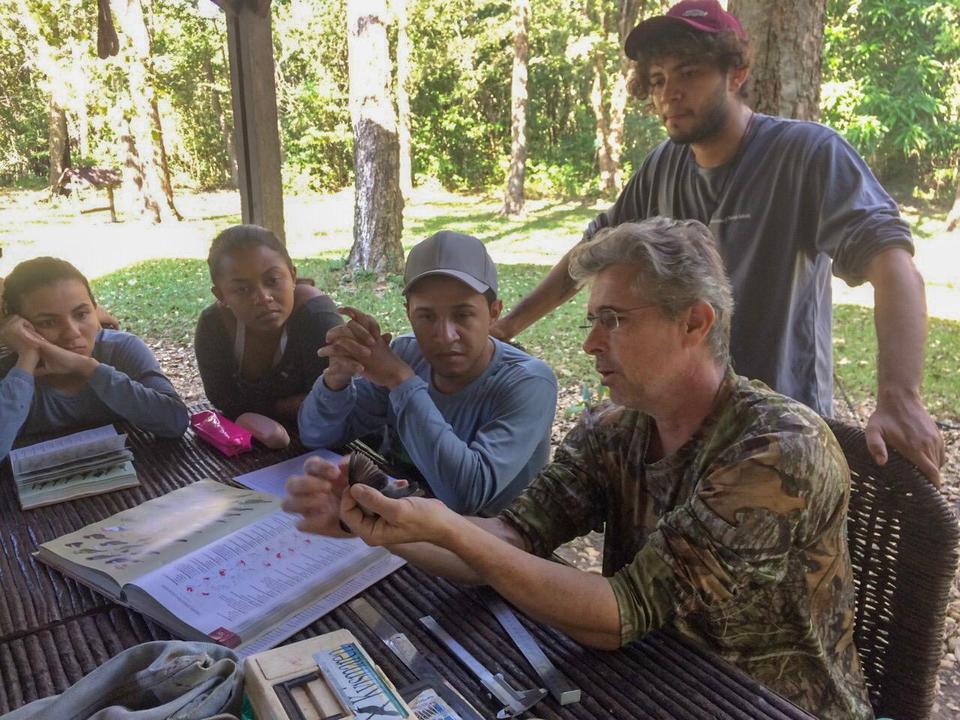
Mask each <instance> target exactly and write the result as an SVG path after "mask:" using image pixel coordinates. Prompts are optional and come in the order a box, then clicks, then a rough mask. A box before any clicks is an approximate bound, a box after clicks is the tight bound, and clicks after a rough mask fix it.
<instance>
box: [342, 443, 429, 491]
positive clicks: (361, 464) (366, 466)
mask: <svg viewBox="0 0 960 720" xmlns="http://www.w3.org/2000/svg"><path fill="white" fill-rule="evenodd" d="M347 472H348V476H349V480H348V482H349V483H350V484H351V485H357V484H360V485H369V486H370V487H372V488H374V489H375V490H379V491H380V492H382V493H383V494H384V495H385V496H386V497H388V498H392V499H394V500H397V499H399V498H404V497H410V496H419V495H422V494H423V493H422V492H420V488H419V487H418V486H417V484H416V483H410V482H408V481H406V480H397V479H396V478H392V477H390V476H389V475H387V474H386V473H385V472H384V471H383V470H381V469H380V468H379V467H377V464H376V463H375V462H373V460H371V459H370V458H368V457H367V456H366V455H364V454H362V453H358V452H355V453H351V455H350V463H349V465H348V466H347Z"/></svg>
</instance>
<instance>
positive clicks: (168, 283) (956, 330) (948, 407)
mask: <svg viewBox="0 0 960 720" xmlns="http://www.w3.org/2000/svg"><path fill="white" fill-rule="evenodd" d="M296 262H297V267H298V270H299V272H300V274H301V275H302V276H304V277H312V278H314V280H315V281H316V284H317V287H319V288H321V289H322V290H324V291H325V292H327V293H328V294H329V295H330V296H331V297H332V298H333V299H334V300H335V301H336V302H337V303H338V304H341V305H354V306H356V307H358V308H361V309H362V310H364V311H366V312H370V313H372V314H373V315H374V316H375V317H377V319H378V320H379V321H380V324H381V326H382V328H383V329H384V331H388V332H392V333H394V334H399V333H403V332H408V331H409V326H408V323H407V318H406V315H405V314H404V310H403V299H402V296H401V294H400V290H401V287H402V282H401V279H400V278H399V277H395V276H391V277H387V278H385V279H384V280H383V281H382V282H378V281H377V280H376V278H374V277H367V278H362V279H358V278H350V276H349V275H347V274H345V273H344V272H343V263H342V262H341V261H329V260H318V259H315V258H311V259H298V260H297V261H296ZM548 268H549V266H546V265H529V264H525V265H523V264H521V265H506V264H505V265H501V266H500V285H501V296H502V298H503V300H504V303H505V304H506V305H507V306H508V307H509V306H511V305H513V304H514V303H516V301H517V300H518V299H519V298H521V297H522V296H523V295H525V294H526V293H527V292H529V290H530V289H531V288H532V287H533V286H534V285H535V284H536V283H537V282H538V281H539V280H540V278H541V277H542V276H543V274H544V273H545V272H546V271H547V269H548ZM209 286H210V281H209V278H208V276H207V268H206V264H205V263H204V262H203V261H200V260H149V261H145V262H142V263H139V264H137V265H135V266H133V267H130V268H126V269H123V270H120V271H116V272H113V273H110V274H108V275H106V276H104V277H102V278H99V279H98V280H96V281H94V283H93V288H94V292H95V293H96V294H97V298H98V300H99V301H100V302H102V303H103V304H104V305H105V306H106V307H109V308H110V310H111V311H113V312H114V313H115V314H116V315H117V316H118V317H119V318H120V320H121V322H122V323H123V326H124V327H125V328H126V329H128V330H130V331H131V332H134V333H137V334H139V335H142V336H143V337H145V338H147V339H148V340H149V341H151V342H155V341H159V340H164V341H173V342H177V343H190V342H192V339H193V331H194V326H195V323H196V318H197V317H198V315H199V314H200V311H201V310H202V309H203V308H204V307H205V306H206V305H207V304H209V303H210V302H211V301H212V300H213V297H212V295H210V291H209ZM584 312H585V294H584V293H582V292H581V293H580V294H579V295H578V296H576V297H574V298H573V299H572V300H570V301H569V302H567V303H566V304H565V305H563V306H562V307H561V308H559V309H558V310H557V311H556V312H554V313H553V314H551V315H549V316H548V317H547V318H545V319H543V320H541V321H540V322H538V323H535V324H534V325H533V327H531V328H529V329H528V330H527V331H525V332H524V333H522V334H521V335H520V336H519V337H518V338H517V340H518V342H520V343H521V344H522V345H523V346H524V347H525V348H526V349H527V350H528V351H529V352H530V353H532V354H534V355H537V356H539V357H542V358H544V359H545V360H546V361H547V362H549V363H550V364H551V366H552V367H553V368H554V371H555V372H556V373H557V378H558V380H559V381H560V384H561V385H563V386H565V387H571V388H576V389H580V388H581V387H582V386H583V385H584V384H585V385H586V386H587V387H588V388H590V389H591V390H592V391H594V392H596V391H597V390H598V389H599V383H598V382H597V380H598V378H597V375H596V373H595V372H594V369H593V360H592V358H590V357H589V356H588V355H586V354H585V353H584V352H583V350H582V348H581V343H582V342H583V332H582V331H581V330H580V329H579V328H578V327H577V326H578V325H579V324H580V322H581V321H582V318H583V315H584ZM875 358H876V337H875V335H874V333H873V313H872V312H871V311H870V310H868V309H865V308H861V307H856V306H851V305H839V306H837V308H836V314H835V319H834V362H835V367H836V373H837V378H838V380H839V385H840V386H842V388H843V390H844V391H845V392H846V393H847V394H848V395H849V396H850V398H851V399H852V400H853V401H854V402H859V401H861V400H863V399H864V398H866V397H869V396H872V395H873V392H874V388H875V383H876V359H875ZM924 398H925V401H926V403H927V406H928V407H929V408H930V410H931V412H933V414H934V415H936V416H937V417H940V418H942V419H945V418H960V323H958V322H953V321H949V320H937V319H934V320H931V323H930V340H929V343H928V351H927V371H926V379H925V382H924Z"/></svg>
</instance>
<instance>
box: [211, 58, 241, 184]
mask: <svg viewBox="0 0 960 720" xmlns="http://www.w3.org/2000/svg"><path fill="white" fill-rule="evenodd" d="M203 73H204V75H205V76H206V78H207V85H209V86H210V109H211V110H213V114H214V115H215V116H216V118H217V123H218V124H219V125H220V135H221V137H222V138H223V150H224V152H225V153H226V158H227V163H226V167H224V169H223V170H224V173H225V174H226V177H227V179H228V180H229V182H230V187H232V188H234V189H236V188H237V187H239V185H238V184H237V146H236V145H235V144H234V142H233V128H232V127H230V118H228V117H227V114H226V113H225V112H224V111H223V103H222V102H220V91H219V90H217V78H216V75H214V73H213V63H212V62H210V58H209V57H208V56H206V55H204V56H203Z"/></svg>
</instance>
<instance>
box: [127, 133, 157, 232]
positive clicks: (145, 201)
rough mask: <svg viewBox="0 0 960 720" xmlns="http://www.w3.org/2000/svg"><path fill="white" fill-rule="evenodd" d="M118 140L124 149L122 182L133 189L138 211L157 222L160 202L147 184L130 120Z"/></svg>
mask: <svg viewBox="0 0 960 720" xmlns="http://www.w3.org/2000/svg"><path fill="white" fill-rule="evenodd" d="M120 142H121V143H123V149H124V162H123V182H124V184H126V185H127V186H129V187H132V188H133V189H134V191H135V193H136V196H137V198H138V201H139V204H140V212H141V213H142V214H143V215H145V216H147V217H149V218H150V219H151V220H153V222H155V223H158V222H160V221H161V220H162V215H161V213H160V204H159V203H158V202H157V195H156V194H155V193H153V192H151V191H150V189H149V187H148V185H147V176H146V172H145V171H144V168H143V163H142V162H141V160H140V154H139V153H138V152H137V143H136V141H135V140H134V133H133V127H132V124H131V123H130V122H128V123H127V132H125V133H124V134H123V135H121V136H120Z"/></svg>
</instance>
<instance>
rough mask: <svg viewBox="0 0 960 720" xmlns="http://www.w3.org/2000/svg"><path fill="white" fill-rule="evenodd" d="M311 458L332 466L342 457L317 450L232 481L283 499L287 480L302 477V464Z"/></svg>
mask: <svg viewBox="0 0 960 720" xmlns="http://www.w3.org/2000/svg"><path fill="white" fill-rule="evenodd" d="M313 456H317V457H321V458H323V459H324V460H326V461H328V462H332V463H333V464H334V465H336V464H337V463H339V462H340V460H341V459H342V458H343V456H342V455H337V454H336V453H335V452H331V451H330V450H324V449H323V448H318V449H317V450H311V451H310V452H308V453H304V454H303V455H297V457H295V458H290V459H289V460H284V461H283V462H278V463H277V464H275V465H270V466H269V467H265V468H261V469H259V470H254V471H253V472H248V473H246V474H244V475H237V476H236V477H235V478H234V479H233V480H234V482H237V483H239V484H240V485H243V486H244V487H248V488H252V489H253V490H259V491H260V492H265V493H270V494H271V495H276V496H277V497H284V496H285V495H286V494H287V491H286V485H287V478H289V477H290V476H291V475H303V464H304V463H305V462H306V461H307V458H308V457H313Z"/></svg>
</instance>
